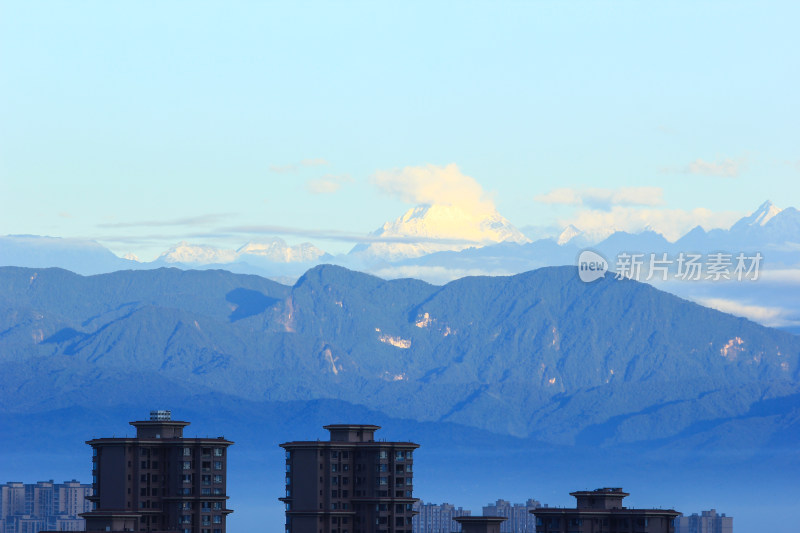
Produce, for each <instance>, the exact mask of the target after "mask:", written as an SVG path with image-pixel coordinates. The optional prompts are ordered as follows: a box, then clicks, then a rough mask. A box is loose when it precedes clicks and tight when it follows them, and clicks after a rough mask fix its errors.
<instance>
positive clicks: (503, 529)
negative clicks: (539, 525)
mask: <svg viewBox="0 0 800 533" xmlns="http://www.w3.org/2000/svg"><path fill="white" fill-rule="evenodd" d="M541 506H542V505H541V503H539V502H538V501H537V500H533V499H529V500H528V501H526V502H525V503H511V502H509V501H506V500H497V501H496V502H495V503H490V504H489V505H486V506H484V508H483V514H484V516H504V517H505V518H506V519H507V520H506V521H505V522H501V523H500V533H534V532H535V531H536V517H534V516H533V515H532V514H531V511H533V510H534V509H538V508H539V507H541Z"/></svg>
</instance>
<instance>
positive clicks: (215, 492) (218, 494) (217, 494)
mask: <svg viewBox="0 0 800 533" xmlns="http://www.w3.org/2000/svg"><path fill="white" fill-rule="evenodd" d="M223 494H225V493H224V492H222V489H221V488H219V487H217V488H215V489H214V495H215V496H221V495H223Z"/></svg>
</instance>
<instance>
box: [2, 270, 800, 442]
mask: <svg viewBox="0 0 800 533" xmlns="http://www.w3.org/2000/svg"><path fill="white" fill-rule="evenodd" d="M0 300H1V301H2V302H3V308H2V309H1V310H0V352H1V353H2V354H3V359H2V362H0V376H3V377H2V383H3V386H2V400H0V402H1V403H0V405H2V406H3V409H4V410H5V411H6V412H26V411H40V410H42V409H45V408H48V409H52V408H54V407H56V406H59V407H70V406H74V405H76V404H77V405H84V406H86V405H94V404H95V403H96V402H98V401H101V402H102V403H106V404H107V403H109V402H111V403H113V402H123V400H125V401H127V400H128V399H129V397H130V394H132V393H133V390H132V389H136V388H139V387H141V386H142V383H146V381H147V380H148V379H150V378H149V376H155V375H158V376H159V379H160V380H162V381H164V382H165V385H166V384H167V383H168V384H169V385H168V387H169V388H171V389H173V390H181V389H186V390H195V391H208V392H213V393H220V394H226V395H231V396H234V397H239V398H242V399H245V400H248V401H265V400H270V401H310V400H315V399H338V400H342V401H346V402H349V403H352V404H356V405H364V406H369V407H370V408H372V409H377V410H379V411H381V412H383V413H385V414H386V415H388V416H393V417H398V418H410V419H413V420H418V421H438V422H454V423H458V424H461V425H464V426H470V427H475V428H479V429H484V430H488V431H491V432H495V433H500V434H508V435H514V436H520V437H526V438H534V439H537V440H540V441H543V442H551V443H568V444H569V443H571V444H575V443H581V442H583V441H586V440H587V439H589V440H591V441H592V442H596V443H603V444H607V445H610V444H614V443H623V442H640V441H650V440H654V439H668V440H670V441H679V442H683V443H687V442H690V443H692V445H693V446H694V445H696V446H705V445H710V443H716V442H717V441H718V440H719V439H721V438H722V435H724V432H725V431H728V430H729V426H728V424H733V425H735V426H737V427H741V428H746V427H749V426H750V425H759V426H760V427H761V430H760V432H759V434H760V442H761V443H762V444H763V443H766V442H769V441H771V439H779V440H780V439H782V438H784V437H785V436H786V435H787V432H788V433H791V432H794V431H796V429H797V428H796V426H795V425H793V418H792V417H793V416H794V414H792V413H793V412H794V411H792V409H789V408H788V406H786V409H787V410H786V411H785V412H784V411H780V409H779V410H778V411H777V412H770V416H771V417H772V418H765V415H764V414H763V413H762V411H761V410H762V409H763V408H764V407H763V406H766V405H773V404H774V405H783V404H782V403H781V402H782V401H783V400H782V399H783V398H789V397H792V395H795V394H798V393H799V392H800V390H798V357H800V338H798V337H796V336H793V335H790V334H787V333H783V332H780V331H777V330H773V329H769V328H764V327H762V326H759V325H757V324H755V323H752V322H749V321H747V320H744V319H740V318H736V317H732V316H730V315H726V314H723V313H719V312H717V311H713V310H710V309H707V308H703V307H701V306H698V305H696V304H693V303H691V302H687V301H685V300H681V299H680V298H677V297H675V296H672V295H669V294H667V293H663V292H661V291H658V290H657V289H654V288H653V287H650V286H649V285H646V284H641V283H638V282H635V281H631V280H615V279H613V278H606V279H602V280H599V281H597V282H595V283H591V284H586V283H583V282H581V281H580V280H579V279H578V278H577V276H576V269H575V268H574V267H559V268H545V269H540V270H537V271H533V272H529V273H524V274H520V275H516V276H511V277H495V278H487V277H477V278H464V279H461V280H458V281H455V282H452V283H449V284H447V285H445V286H443V287H438V286H434V285H429V284H427V283H424V282H421V281H417V280H410V279H405V280H395V281H385V280H382V279H379V278H375V277H372V276H369V275H365V274H360V273H357V272H352V271H349V270H346V269H343V268H340V267H335V266H320V267H315V268H313V269H311V270H310V271H308V272H307V273H306V274H305V275H303V276H302V277H301V278H300V280H298V282H297V283H296V284H295V285H294V286H291V287H289V286H286V285H281V284H279V283H276V282H273V281H270V280H267V279H264V278H260V277H256V276H241V275H234V274H231V273H228V272H224V271H181V270H176V269H157V270H150V271H138V272H137V271H127V272H116V273H113V274H106V275H99V276H92V277H88V278H87V277H81V276H78V275H75V274H72V273H70V272H67V271H64V270H58V269H43V270H31V269H23V268H2V269H0ZM111 384H114V385H113V386H112V385H111ZM98 395H100V396H99V397H98ZM795 414H796V413H795ZM701 422H702V423H701ZM699 423H701V424H700V425H699V426H698V425H697V424H699ZM765 424H766V426H767V427H768V428H769V429H765Z"/></svg>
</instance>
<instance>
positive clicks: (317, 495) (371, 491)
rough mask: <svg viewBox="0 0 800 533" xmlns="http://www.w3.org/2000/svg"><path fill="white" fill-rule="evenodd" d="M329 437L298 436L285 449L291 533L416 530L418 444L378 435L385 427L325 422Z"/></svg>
mask: <svg viewBox="0 0 800 533" xmlns="http://www.w3.org/2000/svg"><path fill="white" fill-rule="evenodd" d="M324 428H325V429H327V430H328V431H329V432H330V440H329V441H319V440H317V441H293V442H285V443H283V444H281V445H280V446H281V447H282V448H283V449H284V450H285V453H286V495H285V496H284V497H283V498H280V500H281V501H282V502H284V504H285V505H286V532H287V533H411V532H412V517H413V516H414V510H413V505H414V503H415V502H416V501H417V499H416V498H414V497H413V490H414V473H413V470H414V468H413V467H414V455H413V452H414V450H416V449H417V448H419V444H415V443H413V442H385V441H376V440H375V431H377V430H378V429H380V426H373V425H361V424H359V425H354V424H333V425H328V426H324Z"/></svg>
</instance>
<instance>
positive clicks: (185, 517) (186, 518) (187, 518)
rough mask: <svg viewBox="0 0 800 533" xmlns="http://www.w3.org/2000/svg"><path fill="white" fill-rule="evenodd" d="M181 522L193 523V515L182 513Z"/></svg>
mask: <svg viewBox="0 0 800 533" xmlns="http://www.w3.org/2000/svg"><path fill="white" fill-rule="evenodd" d="M180 523H181V524H191V523H192V515H190V514H185V515H181V522H180Z"/></svg>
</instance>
